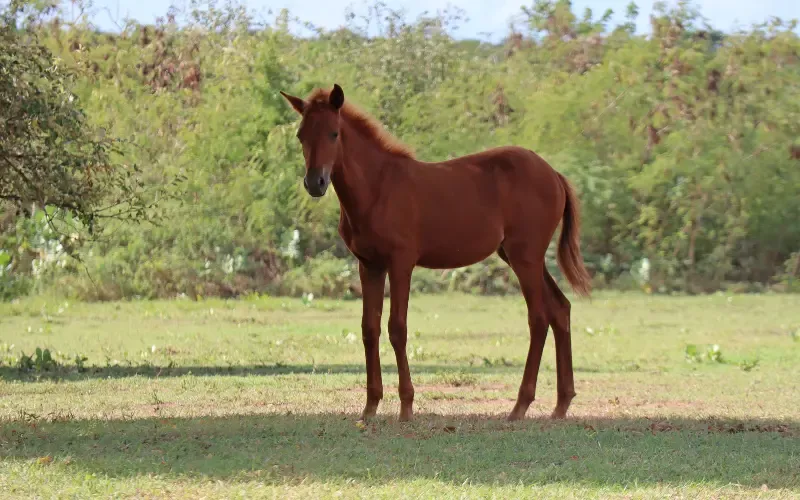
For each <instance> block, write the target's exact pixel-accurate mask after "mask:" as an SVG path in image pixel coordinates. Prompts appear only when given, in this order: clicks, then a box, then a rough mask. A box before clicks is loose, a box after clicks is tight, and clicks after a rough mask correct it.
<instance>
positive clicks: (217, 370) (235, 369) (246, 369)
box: [0, 362, 614, 382]
mask: <svg viewBox="0 0 800 500" xmlns="http://www.w3.org/2000/svg"><path fill="white" fill-rule="evenodd" d="M523 368H524V367H523V366H522V365H521V364H520V365H511V364H499V363H498V364H491V365H476V366H463V365H461V364H444V363H443V364H416V363H415V364H412V366H411V375H412V376H413V375H414V374H415V373H427V374H430V373H441V372H452V371H456V370H457V371H461V372H467V373H475V374H481V373H498V372H508V373H519V376H520V377H522V370H523ZM382 370H383V373H384V374H387V373H388V374H396V373H397V366H396V365H395V364H390V363H387V362H384V363H383V365H382ZM545 370H546V369H545V368H544V367H543V368H542V371H545ZM548 371H552V370H548ZM600 371H601V370H596V369H592V368H579V367H575V372H576V373H598V372H600ZM602 371H603V372H608V373H610V372H613V371H614V370H602ZM365 373H366V369H365V367H364V365H363V364H319V365H311V364H274V365H246V366H243V365H231V366H213V365H211V366H185V365H179V366H155V365H138V366H118V365H117V366H108V367H88V368H87V369H86V370H85V371H82V372H79V371H78V370H76V369H75V368H74V367H67V368H64V367H57V368H55V369H52V370H49V371H34V370H30V371H22V370H20V369H19V368H17V367H13V366H0V379H4V380H17V381H21V382H39V381H46V380H54V379H55V380H66V381H76V380H86V379H106V378H126V377H136V376H138V377H148V378H159V377H182V376H186V375H194V376H199V377H203V376H215V377H216V376H225V375H227V376H236V377H242V376H270V375H290V374H320V375H322V374H357V375H363V374H365Z"/></svg>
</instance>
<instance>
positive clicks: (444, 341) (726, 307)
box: [0, 293, 800, 498]
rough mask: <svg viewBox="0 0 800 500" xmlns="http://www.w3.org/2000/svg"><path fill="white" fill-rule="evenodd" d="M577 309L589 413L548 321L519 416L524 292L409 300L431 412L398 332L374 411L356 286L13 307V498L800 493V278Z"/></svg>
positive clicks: (0, 413) (5, 433) (8, 325)
mask: <svg viewBox="0 0 800 500" xmlns="http://www.w3.org/2000/svg"><path fill="white" fill-rule="evenodd" d="M386 306H387V307H388V300H387V302H386ZM387 315H388V312H387V313H385V314H384V324H385V323H386V319H387ZM572 317H573V349H574V359H575V369H576V375H575V378H576V390H577V393H578V396H577V397H576V398H575V400H574V402H573V405H572V407H571V411H570V418H568V419H567V420H566V421H560V422H554V421H551V420H549V419H547V418H546V416H547V415H549V413H550V411H551V410H552V408H553V406H554V404H555V371H554V369H555V356H554V352H553V343H552V338H548V342H547V346H546V347H545V349H546V351H545V357H544V359H543V361H542V369H541V371H540V377H539V385H538V394H537V401H536V402H535V403H534V405H533V406H532V407H531V409H530V411H529V412H528V418H527V419H526V420H524V421H522V422H515V423H507V422H505V421H504V420H503V418H504V417H505V416H506V414H507V413H508V411H509V410H510V409H511V407H512V406H513V402H514V398H515V396H516V392H517V389H518V386H519V382H520V379H521V376H522V367H523V364H524V356H525V353H526V351H527V345H528V334H527V329H526V316H525V307H524V303H523V301H522V299H520V298H486V297H471V296H457V295H456V296H437V297H412V301H411V305H410V311H409V347H408V352H409V356H410V363H411V371H412V377H413V380H414V383H415V386H416V394H417V396H416V412H417V413H416V417H415V420H414V421H413V422H411V423H400V422H398V421H397V412H398V410H399V401H398V398H397V375H396V370H395V363H394V355H393V353H392V350H391V347H390V345H389V342H388V338H387V336H386V335H385V334H384V335H383V336H382V344H381V345H382V347H381V355H382V356H381V360H382V363H383V367H384V376H383V380H384V386H385V391H384V392H385V399H384V401H383V403H382V404H381V407H380V408H379V410H378V417H377V419H375V420H374V421H373V422H371V423H370V424H369V425H367V426H366V427H364V428H362V427H360V426H357V425H356V420H357V418H358V414H359V412H360V411H361V409H362V405H363V403H364V400H365V389H364V381H365V375H364V362H363V356H364V354H363V348H362V345H361V335H360V326H359V325H360V302H358V301H342V302H337V301H317V300H315V301H313V302H312V303H310V304H309V303H306V302H303V301H300V300H291V299H281V298H254V299H251V300H239V301H217V300H208V301H200V302H191V301H172V302H132V303H118V304H75V303H66V302H63V301H58V300H45V299H43V298H39V299H31V300H27V301H23V302H21V303H18V304H3V305H0V332H1V333H0V376H2V381H0V425H1V426H2V430H0V459H1V460H2V461H1V462H0V492H2V495H0V496H2V497H3V498H18V497H21V498H32V497H40V498H51V497H69V498H74V497H104V498H105V497H109V496H117V497H137V498H148V497H170V498H185V497H191V498H198V497H206V498H243V497H276V498H278V497H280V498H318V497H321V498H328V497H365V498H381V497H385V498H398V497H425V498H431V497H435V498H442V497H444V498H454V497H458V498H462V497H469V498H476V497H480V498H486V497H489V498H520V497H529V498H548V497H553V498H565V497H578V498H609V497H624V498H665V497H667V498H675V497H681V498H698V497H699V498H754V497H780V498H786V497H800V338H799V337H800V296H791V295H772V296H744V295H736V296H727V295H714V296H708V297H693V298H688V297H684V298H679V297H649V296H645V295H620V294H610V293H606V294H602V293H601V294H596V295H595V296H594V298H593V300H592V301H591V302H589V301H586V300H581V301H573V315H572ZM384 331H385V330H384ZM12 344H13V346H12ZM714 345H717V346H718V349H715V348H713V347H712V346H714ZM37 347H41V348H43V349H44V348H47V349H49V352H50V354H51V357H52V360H48V358H47V357H46V355H44V354H43V355H42V356H40V357H39V358H37V356H36V355H35V354H33V353H34V351H35V349H36V348H37ZM20 353H24V354H26V355H28V356H30V355H32V354H33V356H31V357H30V358H22V359H21V354H20ZM20 365H23V366H24V367H25V369H24V370H20V368H19V366H20Z"/></svg>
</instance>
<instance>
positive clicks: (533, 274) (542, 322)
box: [498, 245, 548, 420]
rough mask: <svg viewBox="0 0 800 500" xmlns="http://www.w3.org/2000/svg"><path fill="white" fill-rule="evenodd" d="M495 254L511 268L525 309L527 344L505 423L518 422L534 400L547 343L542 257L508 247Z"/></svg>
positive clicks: (520, 248) (523, 247)
mask: <svg viewBox="0 0 800 500" xmlns="http://www.w3.org/2000/svg"><path fill="white" fill-rule="evenodd" d="M498 254H500V256H501V257H502V258H503V260H505V261H506V262H508V263H509V264H510V265H511V268H512V269H513V270H514V273H515V274H516V275H517V278H518V279H519V283H520V286H521V287H522V294H523V296H524V297H525V302H526V304H527V306H528V326H529V327H530V333H531V343H530V347H529V348H528V358H527V360H526V362H525V371H524V373H523V375H522V383H521V384H520V387H519V394H518V395H517V403H516V404H515V405H514V408H513V409H512V410H511V413H510V414H509V415H508V420H520V419H522V418H523V417H525V413H526V412H527V411H528V407H530V405H531V403H533V400H534V399H535V398H536V379H537V377H538V374H539V365H540V364H541V362H542V351H544V343H545V340H546V339H547V327H548V319H547V314H546V311H545V307H544V306H545V303H544V300H543V299H544V297H543V293H544V288H545V283H544V279H543V277H542V271H543V270H544V255H543V254H542V255H531V252H526V248H525V246H519V247H516V248H515V247H514V246H509V245H504V248H503V249H501V250H500V251H498Z"/></svg>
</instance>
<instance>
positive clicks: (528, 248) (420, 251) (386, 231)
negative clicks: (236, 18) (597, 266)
mask: <svg viewBox="0 0 800 500" xmlns="http://www.w3.org/2000/svg"><path fill="white" fill-rule="evenodd" d="M281 95H283V97H285V98H286V100H287V101H288V102H289V104H291V106H292V107H293V108H294V109H295V110H296V111H297V112H298V113H299V114H300V115H302V121H301V123H300V128H299V130H298V132H297V138H298V139H299V140H300V142H301V144H302V146H303V156H304V157H305V162H306V174H305V178H304V180H303V185H304V186H305V189H306V191H308V193H309V194H310V195H311V196H314V197H320V196H322V195H324V194H325V191H326V190H327V188H328V186H329V185H330V184H331V183H333V185H334V187H335V189H336V194H337V196H338V197H339V203H340V205H341V216H340V219H339V234H340V235H341V237H342V239H343V240H344V242H345V244H346V245H347V248H349V249H350V251H351V252H352V253H353V255H354V256H355V257H356V258H357V259H358V270H359V275H360V278H361V285H362V290H363V307H364V309H363V316H362V322H361V331H362V339H363V341H364V351H365V355H366V369H367V403H366V406H365V407H364V412H363V414H362V419H364V420H366V419H368V418H370V417H372V416H374V415H375V412H376V411H377V408H378V403H379V402H380V400H381V399H382V398H383V383H382V381H381V366H380V355H379V353H378V341H379V337H380V334H381V313H382V310H383V294H384V284H385V280H386V275H387V273H388V275H389V287H390V300H391V303H390V305H391V307H390V314H389V341H390V342H391V344H392V348H393V349H394V353H395V356H396V358H397V371H398V375H399V395H400V420H409V419H411V417H412V414H413V411H412V406H413V402H414V386H413V384H412V383H411V375H410V373H409V368H408V359H407V358H406V336H407V329H406V315H407V311H408V297H409V288H410V283H411V273H412V271H413V270H414V267H416V266H421V267H427V268H431V269H452V268H458V267H464V266H468V265H471V264H474V263H477V262H479V261H481V260H484V259H485V258H487V257H489V256H491V255H492V254H493V253H494V252H497V253H498V254H499V256H500V257H501V258H502V259H503V260H504V261H506V262H507V263H508V264H510V265H511V268H512V269H513V271H514V273H516V275H517V277H518V279H519V282H520V285H521V288H522V293H523V295H524V296H525V302H526V304H527V308H528V324H529V327H530V335H531V342H530V348H529V350H528V359H527V362H526V363H525V372H524V375H523V377H522V384H521V385H520V388H519V395H518V397H517V403H516V405H515V406H514V409H513V410H512V411H511V413H510V414H509V416H508V419H509V420H517V419H521V418H523V417H524V416H525V413H526V412H527V410H528V407H529V406H530V404H531V403H532V402H533V400H534V396H535V394H536V378H537V374H538V371H539V363H540V362H541V359H542V351H543V349H544V343H545V338H546V336H547V329H548V325H550V326H552V327H553V335H554V338H555V349H556V367H557V372H558V388H557V391H558V402H557V404H556V408H555V410H554V411H553V414H552V416H553V418H563V417H564V416H566V413H567V409H568V408H569V404H570V402H571V401H572V398H574V397H575V388H574V383H573V373H572V347H571V339H570V303H569V301H568V300H567V298H566V297H565V296H564V294H563V293H562V292H561V290H559V288H558V286H557V285H556V282H555V280H553V277H552V276H550V273H548V271H547V269H546V268H545V265H544V260H545V251H546V250H547V247H548V245H549V243H550V239H551V238H552V236H553V234H554V233H555V230H556V228H557V227H558V224H559V222H560V221H561V220H562V219H563V224H562V229H561V236H560V240H559V245H558V263H559V266H560V267H561V269H562V271H563V273H564V275H565V276H566V277H567V279H568V280H569V282H570V284H571V285H572V287H573V289H574V290H575V291H576V292H577V293H579V294H582V295H588V294H589V288H590V287H589V284H590V279H589V275H588V273H587V272H586V269H585V268H584V266H583V261H582V258H581V254H580V248H579V244H578V228H579V216H578V204H577V200H576V198H575V195H574V193H573V191H572V188H571V187H570V184H569V183H568V182H567V180H566V179H565V178H564V177H563V176H562V175H561V174H560V173H558V172H556V171H555V170H553V168H552V167H550V165H548V164H547V162H545V161H544V160H543V159H542V158H540V157H539V156H538V155H536V154H535V153H533V152H531V151H529V150H527V149H523V148H518V147H502V148H496V149H491V150H487V151H484V152H482V153H477V154H472V155H468V156H463V157H460V158H456V159H453V160H448V161H443V162H438V163H425V162H420V161H417V160H415V159H414V155H413V153H412V152H411V150H410V149H409V148H408V147H406V146H404V145H403V144H401V143H399V142H398V141H397V140H396V139H394V138H393V137H391V136H390V135H389V134H388V133H386V132H385V131H384V130H383V128H382V127H381V126H380V124H379V123H378V122H376V121H375V120H374V119H372V118H370V117H369V116H368V115H366V114H365V113H363V112H362V111H360V110H358V109H357V108H356V107H354V106H353V105H352V104H350V103H349V102H348V103H347V104H345V101H344V92H343V91H342V88H341V87H340V86H339V85H336V84H334V86H333V89H332V90H330V91H326V90H322V89H317V90H315V91H314V92H313V93H312V94H311V95H310V96H309V97H308V98H307V99H305V100H304V99H302V98H299V97H295V96H291V95H288V94H285V93H284V92H281Z"/></svg>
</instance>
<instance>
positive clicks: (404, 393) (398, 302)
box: [389, 264, 414, 421]
mask: <svg viewBox="0 0 800 500" xmlns="http://www.w3.org/2000/svg"><path fill="white" fill-rule="evenodd" d="M413 270H414V266H413V265H410V266H406V265H397V264H393V265H392V266H391V267H390V268H389V290H390V299H391V309H390V313H389V341H390V342H391V343H392V348H393V349H394V355H395V357H396V358H397V374H398V377H399V387H398V392H399V395H400V420H401V421H407V420H411V417H412V416H413V414H414V411H413V406H414V385H413V384H412V383H411V372H410V370H409V368H408V358H407V357H406V342H407V339H408V329H407V327H406V318H407V316H408V296H409V291H410V289H411V273H412V271H413Z"/></svg>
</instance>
